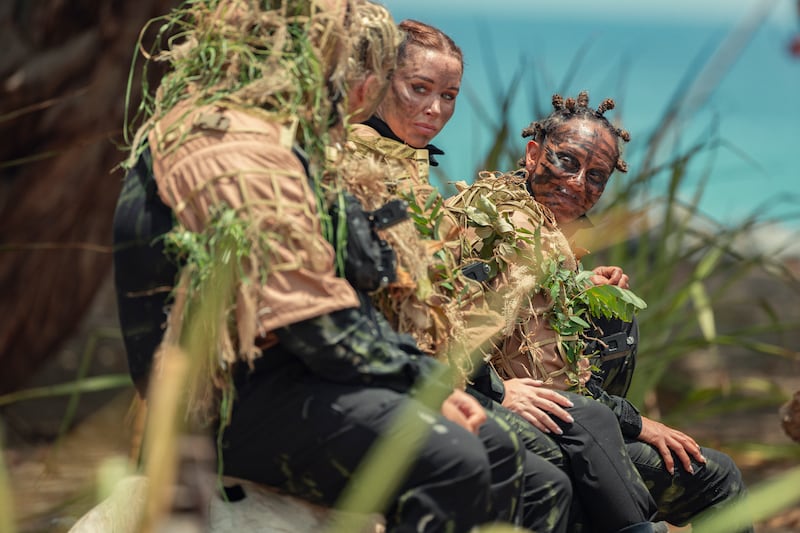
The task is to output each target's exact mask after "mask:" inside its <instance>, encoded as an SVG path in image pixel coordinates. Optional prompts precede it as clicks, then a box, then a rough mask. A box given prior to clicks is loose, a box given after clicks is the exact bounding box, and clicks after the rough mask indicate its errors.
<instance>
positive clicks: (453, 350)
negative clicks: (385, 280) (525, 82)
mask: <svg viewBox="0 0 800 533" xmlns="http://www.w3.org/2000/svg"><path fill="white" fill-rule="evenodd" d="M345 152H346V154H347V160H348V162H347V165H348V170H347V172H344V174H345V175H347V176H353V177H352V178H350V177H347V178H345V181H347V185H346V186H347V188H348V189H349V190H350V191H351V192H352V193H353V194H354V195H355V196H356V197H357V198H359V199H360V200H361V201H362V203H363V204H364V207H365V208H366V209H376V208H377V207H380V206H381V205H383V204H384V203H386V202H387V201H389V200H392V199H395V198H404V199H407V200H409V201H410V202H411V203H414V204H416V206H417V208H418V209H419V210H420V211H421V212H422V213H423V214H424V215H425V216H429V215H431V210H432V209H435V207H433V208H431V207H429V208H426V207H425V206H426V202H427V201H428V199H429V198H430V197H431V195H432V194H436V195H437V196H438V192H437V191H436V189H435V188H434V187H433V186H432V185H431V184H430V182H429V163H428V151H427V150H426V149H416V148H412V147H410V146H408V145H405V144H403V143H400V142H397V141H394V140H392V139H388V138H385V137H382V136H381V135H380V134H379V133H378V132H377V131H375V130H374V129H373V128H371V127H369V126H365V125H362V124H359V125H356V126H353V127H352V130H351V134H350V136H349V137H348V142H347V150H346V151H345ZM412 210H413V209H412ZM440 212H441V216H440V217H439V218H438V219H437V221H438V222H437V228H438V235H437V236H436V237H435V238H425V237H423V236H422V235H421V234H420V233H419V232H418V231H417V229H416V228H415V225H414V222H413V221H411V220H407V221H405V222H402V223H400V224H398V225H397V226H394V227H392V228H389V229H387V230H385V231H383V232H382V237H383V238H385V239H386V240H387V241H388V242H389V243H390V244H391V245H392V247H393V249H394V250H395V252H396V253H397V256H398V280H397V282H395V283H392V284H390V285H389V286H388V287H386V288H384V289H381V290H379V291H376V293H374V294H373V300H374V301H375V302H376V305H377V306H378V307H379V309H381V311H382V312H383V313H384V314H385V315H386V317H387V318H388V319H389V322H390V323H391V324H392V326H393V327H395V328H396V329H397V330H398V331H401V332H403V333H408V334H410V335H411V336H412V337H414V339H415V340H416V341H417V343H418V345H419V346H420V348H421V349H422V350H423V351H425V352H426V353H428V354H430V355H433V356H435V357H437V358H439V359H442V360H445V361H449V362H450V363H451V364H454V365H455V366H456V367H457V368H458V369H460V371H461V372H460V373H461V375H462V379H461V380H460V381H462V382H463V381H464V379H468V378H467V377H466V376H467V375H468V374H469V373H470V372H471V370H472V368H473V366H474V363H475V361H474V360H473V359H472V357H475V356H477V357H480V355H481V350H480V347H481V346H485V345H486V343H487V341H489V340H490V339H491V338H492V337H493V336H495V335H496V334H497V333H498V332H499V329H500V317H499V315H498V314H497V313H493V312H492V311H490V310H489V309H487V308H486V307H485V305H484V302H483V300H482V290H481V288H480V286H479V285H478V284H477V283H476V282H474V281H472V280H469V279H467V278H465V277H464V276H463V275H462V274H461V272H460V269H459V259H458V257H457V256H456V255H454V254H453V251H454V250H455V251H457V250H458V246H456V245H454V244H453V243H455V242H457V241H458V239H459V237H458V234H459V232H460V230H459V228H458V227H457V226H456V224H455V221H454V220H453V219H452V218H451V217H449V215H448V213H446V212H445V211H442V210H441V209H440Z"/></svg>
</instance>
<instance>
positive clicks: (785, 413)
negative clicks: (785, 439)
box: [780, 390, 800, 442]
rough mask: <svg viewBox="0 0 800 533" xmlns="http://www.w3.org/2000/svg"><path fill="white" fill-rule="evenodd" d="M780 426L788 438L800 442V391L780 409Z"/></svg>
mask: <svg viewBox="0 0 800 533" xmlns="http://www.w3.org/2000/svg"><path fill="white" fill-rule="evenodd" d="M780 412H781V425H782V426H783V430H784V431H785V432H786V434H787V435H789V437H790V438H792V439H793V440H795V441H796V442H800V390H799V391H797V392H795V393H794V396H793V397H792V399H791V400H789V401H788V402H786V403H785V404H783V406H782V407H781V411H780Z"/></svg>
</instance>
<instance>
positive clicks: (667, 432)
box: [638, 416, 706, 474]
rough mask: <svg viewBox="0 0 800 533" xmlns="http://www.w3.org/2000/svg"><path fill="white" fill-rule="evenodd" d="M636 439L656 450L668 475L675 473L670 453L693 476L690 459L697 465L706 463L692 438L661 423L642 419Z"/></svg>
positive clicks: (644, 417) (645, 418) (698, 446)
mask: <svg viewBox="0 0 800 533" xmlns="http://www.w3.org/2000/svg"><path fill="white" fill-rule="evenodd" d="M638 439H639V440H640V441H642V442H646V443H648V444H650V445H652V446H653V447H655V448H656V449H657V450H658V453H660V454H661V457H662V458H663V459H664V467H665V468H666V469H667V471H668V472H669V473H670V474H674V473H675V460H674V459H673V457H672V452H675V455H677V456H678V459H679V460H680V462H681V464H682V465H683V469H684V470H686V471H687V472H689V473H690V474H694V469H693V468H692V461H691V457H694V459H695V460H696V461H697V462H699V463H704V464H705V462H706V458H705V457H703V454H702V453H701V452H700V445H699V444H697V443H696V442H695V440H694V439H693V438H692V437H690V436H689V435H687V434H686V433H683V432H682V431H678V430H677V429H672V428H671V427H669V426H665V425H664V424H662V423H661V422H656V421H655V420H650V419H649V418H647V417H646V416H643V417H642V432H641V433H639V437H638Z"/></svg>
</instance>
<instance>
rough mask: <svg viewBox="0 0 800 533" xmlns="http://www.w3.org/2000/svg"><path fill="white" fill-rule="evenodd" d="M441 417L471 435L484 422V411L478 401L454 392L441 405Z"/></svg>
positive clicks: (464, 393)
mask: <svg viewBox="0 0 800 533" xmlns="http://www.w3.org/2000/svg"><path fill="white" fill-rule="evenodd" d="M442 415H443V416H444V417H445V418H446V419H448V420H450V421H451V422H455V423H456V424H458V425H459V426H461V427H462V428H464V429H466V430H467V431H469V432H471V433H475V434H477V433H478V428H480V427H481V424H483V423H484V422H486V411H484V410H483V406H481V404H479V403H478V400H476V399H475V398H473V397H472V396H470V395H469V394H467V393H466V392H464V391H460V390H454V391H453V393H452V394H450V396H448V397H447V398H446V399H445V400H444V403H442Z"/></svg>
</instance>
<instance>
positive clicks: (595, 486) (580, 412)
mask: <svg viewBox="0 0 800 533" xmlns="http://www.w3.org/2000/svg"><path fill="white" fill-rule="evenodd" d="M477 394H480V393H477ZM564 394H565V395H567V396H568V397H569V399H570V400H571V401H572V403H573V404H574V407H570V408H569V409H568V411H569V413H570V414H571V415H572V417H573V419H574V422H573V423H571V424H569V423H566V422H563V421H560V420H559V419H555V418H554V420H556V421H557V423H558V424H559V426H560V427H561V429H562V430H563V431H564V433H563V435H554V434H546V433H544V432H542V431H540V430H539V429H537V428H536V427H534V426H533V425H531V424H530V423H529V422H528V421H527V420H525V419H523V418H522V417H520V416H518V415H517V414H515V413H512V412H511V411H509V410H507V409H505V408H504V407H503V406H501V405H500V404H498V403H497V402H493V406H492V407H490V409H492V411H493V412H494V413H495V415H496V416H498V417H500V418H502V419H503V420H506V422H507V423H508V424H509V425H510V426H512V427H513V428H514V429H515V430H516V432H517V434H518V435H519V436H520V438H521V439H522V440H523V442H524V443H525V446H526V448H527V449H528V450H529V451H531V452H532V453H535V454H536V455H538V456H540V457H543V458H545V459H547V460H549V461H550V462H552V463H553V464H555V465H557V466H559V467H560V468H562V469H564V471H565V472H566V473H567V474H568V475H569V476H570V478H571V479H572V484H573V491H574V494H575V498H574V501H573V512H572V517H571V520H570V526H569V531H571V532H584V533H589V532H597V533H606V532H608V533H610V532H616V531H619V530H621V529H623V528H625V527H627V526H631V525H633V524H638V523H642V522H647V521H649V520H650V519H651V517H652V516H653V514H654V513H655V511H656V507H655V502H654V501H653V498H652V497H651V496H650V493H649V492H648V488H647V486H646V485H645V483H644V482H643V481H642V478H641V477H640V475H639V473H638V471H637V469H636V467H635V466H634V464H633V462H632V461H631V459H630V458H629V457H628V455H627V453H626V444H625V442H624V440H623V437H622V434H621V433H620V430H619V424H618V423H617V419H616V417H615V416H614V413H613V412H612V411H611V410H610V409H608V408H607V407H606V406H604V405H602V404H600V403H599V402H597V401H596V400H594V399H592V398H586V397H584V396H580V395H576V394H570V393H564ZM481 403H484V402H483V401H482V402H481Z"/></svg>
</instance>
